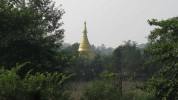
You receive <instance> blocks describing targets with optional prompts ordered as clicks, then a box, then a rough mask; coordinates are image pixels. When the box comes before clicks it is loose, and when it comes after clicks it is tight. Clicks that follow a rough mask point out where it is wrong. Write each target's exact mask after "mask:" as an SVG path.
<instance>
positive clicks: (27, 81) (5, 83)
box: [0, 65, 72, 100]
mask: <svg viewBox="0 0 178 100" xmlns="http://www.w3.org/2000/svg"><path fill="white" fill-rule="evenodd" d="M22 66H23V65H21V66H17V67H14V68H12V69H11V70H7V69H4V68H1V69H0V99H1V100H49V99H50V100H69V99H70V95H69V93H67V92H66V91H65V89H64V83H65V82H66V81H67V80H68V79H69V78H70V77H71V76H72V75H64V74H62V73H57V72H55V73H36V74H34V75H31V74H30V71H29V72H28V73H27V74H26V75H25V77H24V78H20V77H19V75H18V74H17V72H18V70H19V69H20V68H21V67H22Z"/></svg>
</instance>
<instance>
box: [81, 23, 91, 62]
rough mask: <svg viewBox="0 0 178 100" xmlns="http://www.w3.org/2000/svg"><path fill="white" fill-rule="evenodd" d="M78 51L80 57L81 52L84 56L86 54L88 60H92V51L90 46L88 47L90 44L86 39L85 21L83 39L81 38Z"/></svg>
mask: <svg viewBox="0 0 178 100" xmlns="http://www.w3.org/2000/svg"><path fill="white" fill-rule="evenodd" d="M78 51H79V54H80V55H82V54H83V52H84V53H85V54H87V55H88V58H89V59H93V58H94V53H93V50H92V48H91V45H90V43H89V41H88V37H87V26H86V21H85V22H84V30H83V37H82V41H81V42H80V45H79V49H78Z"/></svg>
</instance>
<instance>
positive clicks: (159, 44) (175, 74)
mask: <svg viewBox="0 0 178 100" xmlns="http://www.w3.org/2000/svg"><path fill="white" fill-rule="evenodd" d="M149 24H150V25H155V26H159V27H158V28H155V29H154V30H153V31H152V32H151V34H150V35H149V37H148V39H149V42H150V45H149V46H148V48H147V50H146V52H147V53H148V54H149V55H150V56H149V60H148V61H149V64H155V63H157V66H158V67H159V70H158V72H157V73H156V74H155V75H154V77H153V78H152V79H151V81H150V83H148V84H149V86H148V87H147V89H148V90H150V89H151V90H155V95H156V97H157V98H159V99H166V100H176V99H178V88H177V87H178V66H177V65H178V63H177V61H178V57H177V54H178V53H177V52H178V35H177V33H178V17H175V18H170V19H167V20H162V21H158V20H156V19H153V20H151V21H149ZM157 66H156V67H157Z"/></svg>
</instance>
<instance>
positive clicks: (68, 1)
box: [54, 0, 178, 48]
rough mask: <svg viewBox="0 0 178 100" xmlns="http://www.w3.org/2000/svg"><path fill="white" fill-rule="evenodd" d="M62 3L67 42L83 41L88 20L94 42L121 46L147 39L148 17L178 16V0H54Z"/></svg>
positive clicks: (164, 17) (65, 39) (97, 44)
mask: <svg viewBox="0 0 178 100" xmlns="http://www.w3.org/2000/svg"><path fill="white" fill-rule="evenodd" d="M54 1H55V2H56V5H59V4H62V7H61V8H63V9H64V10H65V12H66V13H65V14H64V15H63V17H62V21H63V22H64V25H63V28H64V29H65V33H64V35H65V37H64V42H65V43H70V44H73V43H76V42H80V41H81V38H82V31H83V23H84V21H85V20H86V22H87V29H88V38H89V41H90V44H94V45H96V46H99V45H101V44H105V45H106V46H107V47H114V48H115V47H117V46H118V45H120V44H122V43H123V41H127V40H133V41H136V42H137V43H138V44H142V43H146V42H147V38H146V37H147V36H148V35H149V34H150V31H151V30H152V29H153V28H152V27H150V26H149V25H148V23H147V20H148V19H153V18H155V19H159V20H161V19H167V18H171V17H176V16H178V0H54Z"/></svg>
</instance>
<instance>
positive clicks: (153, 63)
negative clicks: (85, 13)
mask: <svg viewBox="0 0 178 100" xmlns="http://www.w3.org/2000/svg"><path fill="white" fill-rule="evenodd" d="M63 14H65V11H64V9H62V7H61V6H59V7H56V6H55V3H54V2H53V1H52V0H0V100H178V17H176V16H175V17H173V18H169V19H166V20H159V19H148V24H149V25H150V26H154V27H155V28H154V29H153V30H151V32H150V34H149V36H148V43H146V44H138V43H137V42H136V41H132V40H123V43H122V44H121V45H119V44H118V47H117V48H111V47H106V46H105V45H104V44H102V45H101V46H95V45H94V44H93V45H92V49H93V51H94V53H95V58H94V59H93V60H90V61H89V60H86V59H83V58H81V57H80V56H79V54H78V48H79V43H74V44H68V43H65V41H63V38H64V35H65V29H63V28H62V25H63V24H65V23H63V22H62V21H61V20H62V16H63Z"/></svg>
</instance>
